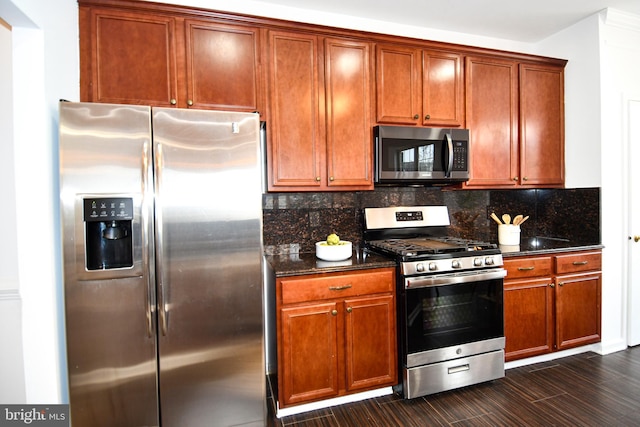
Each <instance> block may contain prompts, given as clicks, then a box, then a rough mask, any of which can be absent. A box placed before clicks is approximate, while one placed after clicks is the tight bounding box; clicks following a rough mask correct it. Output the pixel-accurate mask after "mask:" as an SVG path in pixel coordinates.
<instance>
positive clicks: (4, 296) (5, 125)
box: [0, 20, 26, 403]
mask: <svg viewBox="0 0 640 427" xmlns="http://www.w3.org/2000/svg"><path fill="white" fill-rule="evenodd" d="M0 58H1V60H0V99H3V100H4V101H5V102H2V103H0V129H2V135H3V138H2V139H0V182H1V183H2V185H1V186H0V200H2V201H3V206H4V207H5V208H3V209H0V224H11V226H7V227H6V228H5V230H4V232H3V236H2V245H0V342H1V343H2V347H3V348H2V351H1V352H0V378H2V383H3V386H2V387H1V388H0V402H3V403H24V402H25V399H26V392H25V385H24V363H23V358H24V355H23V351H22V301H21V299H20V289H19V287H20V284H19V282H18V236H17V233H16V230H15V227H14V226H13V225H14V224H16V211H15V210H14V209H7V208H6V207H10V206H15V201H16V191H15V169H14V150H13V111H12V109H11V106H12V100H13V95H12V94H13V88H12V86H11V82H12V74H13V61H12V58H13V54H12V38H11V27H10V26H9V25H8V24H7V23H6V22H4V21H2V20H0Z"/></svg>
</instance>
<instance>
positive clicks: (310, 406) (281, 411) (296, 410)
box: [276, 387, 393, 418]
mask: <svg viewBox="0 0 640 427" xmlns="http://www.w3.org/2000/svg"><path fill="white" fill-rule="evenodd" d="M389 394H393V389H392V388H391V387H385V388H379V389H376V390H370V391H365V392H362V393H356V394H350V395H347V396H340V397H336V398H333V399H327V400H321V401H320V402H312V403H305V404H303V405H297V406H292V407H289V408H280V406H278V407H277V408H276V417H278V418H282V417H287V416H289V415H296V414H302V413H303V412H309V411H315V410H317V409H324V408H329V407H330V406H336V405H343V404H345V403H352V402H360V401H361V400H366V399H373V398H375V397H380V396H387V395H389Z"/></svg>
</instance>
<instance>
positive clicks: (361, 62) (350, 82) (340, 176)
mask: <svg viewBox="0 0 640 427" xmlns="http://www.w3.org/2000/svg"><path fill="white" fill-rule="evenodd" d="M324 47H325V49H324V60H325V88H326V114H327V134H326V138H327V140H326V142H327V173H328V177H329V180H328V183H327V185H328V186H329V187H334V186H335V187H338V186H348V187H350V188H352V189H361V190H367V189H373V150H372V146H373V143H372V138H373V135H372V133H371V113H370V112H371V103H370V102H371V101H370V99H371V97H370V94H371V87H370V76H371V62H370V45H369V44H368V43H359V42H352V41H345V40H338V39H326V40H325V43H324ZM354 187H357V188H354Z"/></svg>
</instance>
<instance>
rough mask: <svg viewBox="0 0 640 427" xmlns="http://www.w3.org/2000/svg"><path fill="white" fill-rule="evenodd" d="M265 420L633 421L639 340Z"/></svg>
mask: <svg viewBox="0 0 640 427" xmlns="http://www.w3.org/2000/svg"><path fill="white" fill-rule="evenodd" d="M269 403H270V409H269V411H270V416H271V418H270V419H269V423H268V425H269V426H273V427H283V426H287V427H314V426H341V427H344V426H357V427H365V426H376V427H379V426H402V427H411V426H420V427H424V426H455V427H458V426H572V427H573V426H598V427H600V426H607V427H609V426H640V346H637V347H633V348H629V349H627V350H625V351H620V352H617V353H613V354H609V355H606V356H600V355H598V354H595V353H584V354H580V355H576V356H570V357H565V358H562V359H558V360H554V361H550V362H544V363H538V364H534V365H529V366H524V367H519V368H513V369H509V370H507V371H506V376H505V377H504V378H501V379H499V380H496V381H492V382H488V383H484V384H479V385H475V386H471V387H467V388H463V389H458V390H454V391H450V392H444V393H439V394H435V395H431V396H425V397H422V398H416V399H412V400H404V399H401V398H399V397H397V396H395V395H392V396H384V397H380V398H376V399H369V400H366V401H363V402H357V403H351V404H345V405H340V406H335V407H332V408H327V409H323V410H317V411H312V412H307V413H304V414H299V415H292V416H288V417H283V418H281V419H278V418H276V417H275V416H274V415H273V414H274V412H275V411H274V407H273V401H272V400H270V402H269Z"/></svg>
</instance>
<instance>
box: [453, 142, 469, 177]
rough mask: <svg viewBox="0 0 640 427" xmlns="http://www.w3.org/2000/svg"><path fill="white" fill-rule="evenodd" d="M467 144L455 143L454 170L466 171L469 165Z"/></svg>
mask: <svg viewBox="0 0 640 427" xmlns="http://www.w3.org/2000/svg"><path fill="white" fill-rule="evenodd" d="M467 155H468V150H467V142H466V141H453V170H454V171H466V170H467V168H468V165H467Z"/></svg>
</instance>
